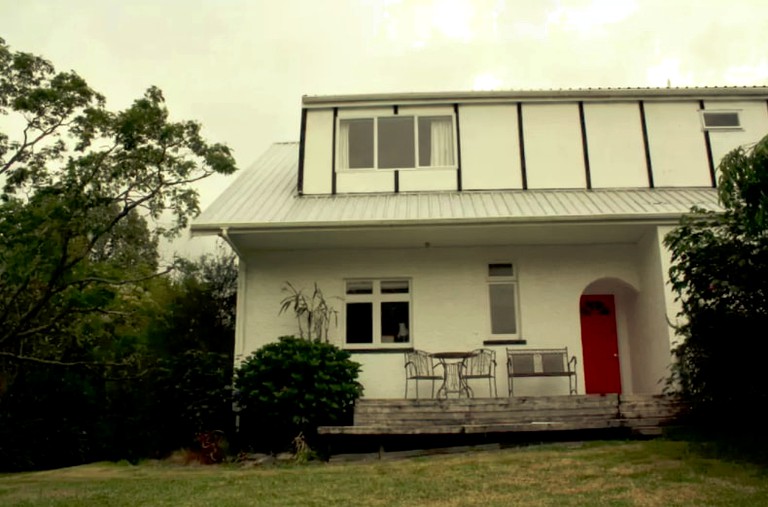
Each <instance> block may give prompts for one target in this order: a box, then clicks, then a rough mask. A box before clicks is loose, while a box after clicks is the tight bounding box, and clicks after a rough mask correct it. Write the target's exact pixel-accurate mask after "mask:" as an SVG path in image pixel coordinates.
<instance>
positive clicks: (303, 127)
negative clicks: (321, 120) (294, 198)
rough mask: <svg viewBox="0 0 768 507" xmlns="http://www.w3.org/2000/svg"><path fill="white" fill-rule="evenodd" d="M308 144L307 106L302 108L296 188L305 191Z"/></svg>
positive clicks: (300, 192) (299, 191)
mask: <svg viewBox="0 0 768 507" xmlns="http://www.w3.org/2000/svg"><path fill="white" fill-rule="evenodd" d="M306 144H307V108H306V107H302V108H301V132H299V176H298V182H297V184H296V190H297V191H298V193H299V195H301V194H303V193H304V146H305V145H306Z"/></svg>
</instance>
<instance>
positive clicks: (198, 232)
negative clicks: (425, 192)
mask: <svg viewBox="0 0 768 507" xmlns="http://www.w3.org/2000/svg"><path fill="white" fill-rule="evenodd" d="M685 214H686V213H681V212H676V213H658V214H653V215H649V214H617V215H608V216H606V215H603V216H594V215H574V216H559V217H498V218H496V217H494V218H481V219H477V218H472V219H430V220H358V221H350V222H340V221H329V222H270V223H262V224H244V223H232V222H230V223H220V224H197V225H194V226H193V227H192V231H191V232H192V236H193V237H195V236H205V235H212V234H220V232H221V231H222V230H223V229H225V230H228V231H229V233H230V234H232V233H236V234H245V233H260V232H305V231H321V230H323V231H340V230H350V229H391V228H401V227H402V228H412V227H445V226H485V225H505V224H506V225H526V224H535V225H556V224H557V225H562V224H578V223H589V224H612V225H616V224H656V225H668V224H675V223H677V222H678V221H679V220H680V218H681V217H682V216H683V215H685Z"/></svg>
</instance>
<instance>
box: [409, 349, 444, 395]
mask: <svg viewBox="0 0 768 507" xmlns="http://www.w3.org/2000/svg"><path fill="white" fill-rule="evenodd" d="M442 379H443V377H442V376H441V375H435V365H434V364H433V363H432V356H430V355H429V354H428V353H427V352H424V351H423V350H414V351H411V352H406V353H405V397H406V398H408V381H409V380H413V381H414V382H415V383H416V399H418V398H419V381H420V380H430V381H432V398H434V397H435V381H436V380H442Z"/></svg>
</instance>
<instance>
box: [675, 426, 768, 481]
mask: <svg viewBox="0 0 768 507" xmlns="http://www.w3.org/2000/svg"><path fill="white" fill-rule="evenodd" d="M665 437H666V438H667V439H668V440H677V441H685V442H687V443H688V444H689V446H690V450H691V451H692V452H696V453H697V454H699V455H701V456H703V457H705V458H716V459H720V460H725V461H731V462H737V463H750V464H752V465H757V466H758V467H759V468H760V470H761V472H762V473H764V474H768V432H766V431H765V430H762V431H761V430H759V429H757V428H750V429H747V428H744V427H735V426H733V425H730V426H728V427H726V426H721V427H717V428H716V427H713V426H704V425H689V426H684V427H679V428H675V429H671V428H670V429H669V430H668V431H667V432H666V433H665Z"/></svg>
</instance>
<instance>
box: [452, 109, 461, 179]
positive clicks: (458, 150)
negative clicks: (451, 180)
mask: <svg viewBox="0 0 768 507" xmlns="http://www.w3.org/2000/svg"><path fill="white" fill-rule="evenodd" d="M453 113H454V114H455V115H456V157H457V158H458V160H457V161H456V190H458V191H461V130H460V128H459V105H458V104H454V105H453Z"/></svg>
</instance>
